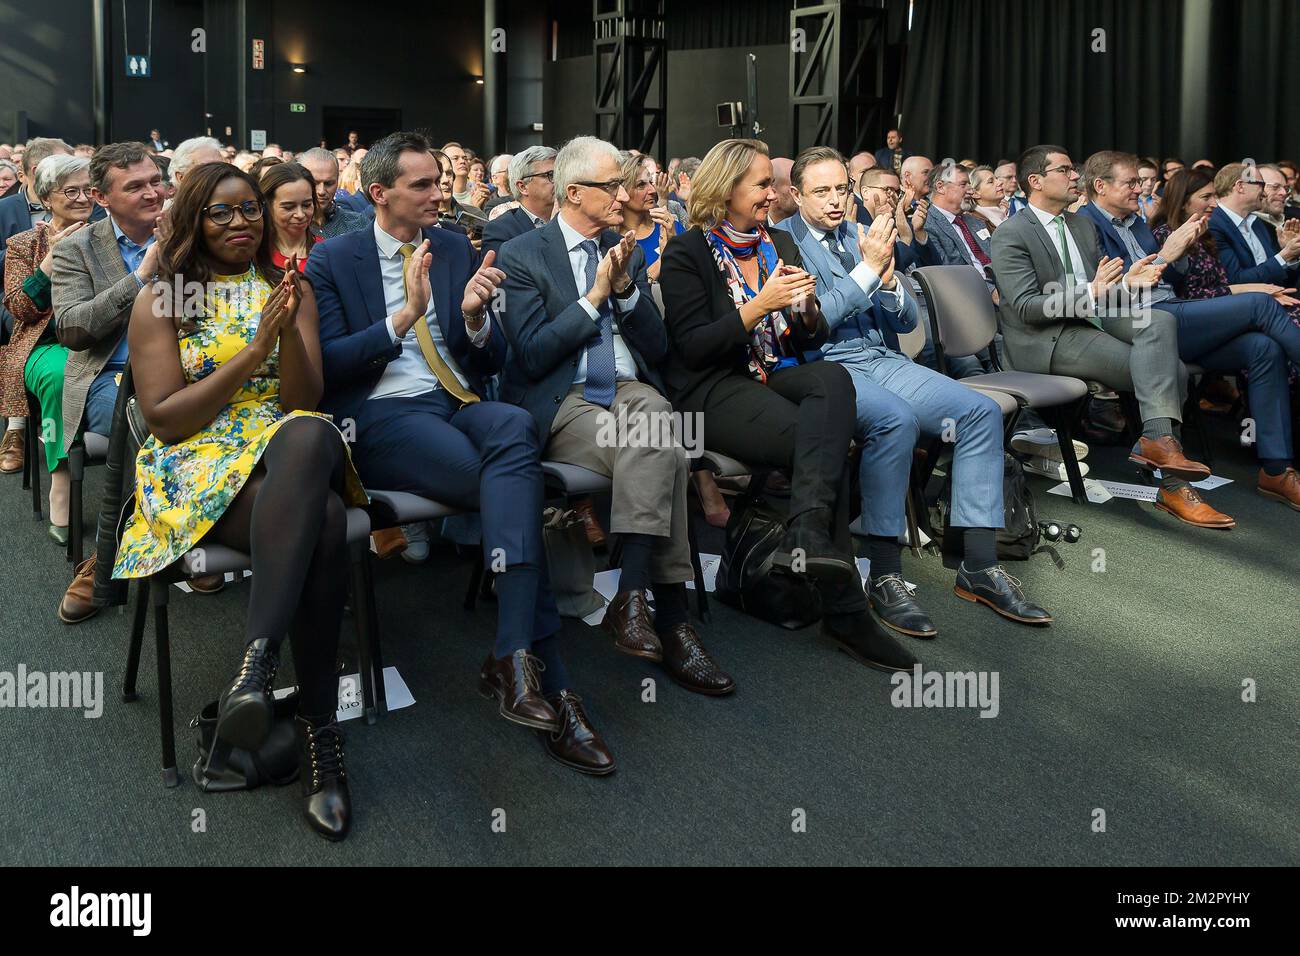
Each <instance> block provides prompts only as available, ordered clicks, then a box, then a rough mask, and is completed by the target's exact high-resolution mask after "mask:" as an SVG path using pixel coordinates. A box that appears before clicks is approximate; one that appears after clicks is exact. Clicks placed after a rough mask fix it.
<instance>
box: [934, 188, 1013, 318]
mask: <svg viewBox="0 0 1300 956" xmlns="http://www.w3.org/2000/svg"><path fill="white" fill-rule="evenodd" d="M929 186H930V214H929V215H928V216H927V217H926V219H925V229H926V232H928V233H929V235H930V237H931V240H932V241H933V242H934V245H935V248H936V249H937V250H938V252H939V255H940V256H941V257H942V258H943V264H944V265H947V266H961V265H969V266H971V267H973V268H974V269H975V271H976V272H978V273H979V274H980V277H981V278H982V279H983V280H984V281H985V283H987V285H988V288H989V291H990V292H992V291H993V290H994V285H993V277H992V275H991V274H990V272H989V264H990V262H992V257H991V255H990V243H991V242H992V239H993V236H992V232H991V230H990V229H989V224H988V222H987V221H986V220H984V219H983V218H981V217H979V216H974V215H971V214H970V213H966V212H962V208H961V206H962V201H963V200H964V199H965V198H966V192H967V190H968V189H969V188H970V176H969V174H967V172H966V170H965V169H963V168H962V167H960V166H949V165H947V164H941V165H938V166H935V167H934V168H933V169H931V170H930V178H929ZM994 301H995V302H996V301H997V300H996V298H995V299H994Z"/></svg>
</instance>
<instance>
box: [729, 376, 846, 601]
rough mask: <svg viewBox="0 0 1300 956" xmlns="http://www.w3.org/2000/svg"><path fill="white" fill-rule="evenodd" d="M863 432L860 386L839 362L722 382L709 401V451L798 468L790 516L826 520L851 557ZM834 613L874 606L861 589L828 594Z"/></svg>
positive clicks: (752, 462)
mask: <svg viewBox="0 0 1300 956" xmlns="http://www.w3.org/2000/svg"><path fill="white" fill-rule="evenodd" d="M856 428H857V405H856V396H855V393H854V389H853V380H852V379H851V378H850V377H849V373H848V372H847V371H845V369H844V367H843V366H841V365H839V364H838V363H836V362H824V361H816V362H808V363H806V364H804V365H796V366H793V367H791V368H786V369H782V370H781V371H779V372H775V373H773V374H772V375H770V376H769V377H768V380H767V384H766V385H764V384H763V383H761V382H758V381H755V380H754V379H752V378H749V377H748V376H744V375H732V376H730V377H728V378H724V379H723V380H722V381H720V382H718V383H717V384H716V385H714V386H713V388H712V389H711V390H710V391H709V395H708V398H706V399H705V401H704V444H705V446H706V447H708V448H712V449H715V450H716V451H720V452H722V453H723V454H724V455H729V456H731V457H732V458H739V459H740V460H741V461H743V462H746V463H747V464H750V465H768V466H771V467H773V468H788V469H790V472H791V474H790V517H791V518H792V519H793V518H797V517H799V516H800V515H804V514H807V513H808V512H814V511H816V512H819V513H820V514H821V515H824V516H826V517H825V520H826V521H827V522H828V527H827V529H826V530H827V532H828V533H829V534H830V536H831V538H832V539H834V541H835V544H836V546H837V547H838V548H840V550H842V551H843V552H844V553H845V554H848V555H852V554H853V543H852V540H851V539H850V537H849V506H850V503H851V497H850V481H851V477H852V476H851V472H850V470H849V468H850V462H849V444H850V442H852V440H853V433H854V431H855V429H856ZM822 599H823V604H824V606H825V609H826V611H827V612H828V613H847V612H851V611H857V610H861V609H862V608H864V607H866V596H865V595H864V594H863V592H862V588H861V587H859V586H858V585H857V584H850V585H848V586H846V587H844V588H841V589H838V590H836V591H835V592H833V593H832V592H826V591H823V593H822Z"/></svg>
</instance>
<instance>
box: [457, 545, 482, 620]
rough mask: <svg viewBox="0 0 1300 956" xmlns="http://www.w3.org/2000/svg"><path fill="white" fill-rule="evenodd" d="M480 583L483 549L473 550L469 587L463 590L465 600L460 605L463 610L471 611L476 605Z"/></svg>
mask: <svg viewBox="0 0 1300 956" xmlns="http://www.w3.org/2000/svg"><path fill="white" fill-rule="evenodd" d="M482 583H483V549H482V548H475V549H474V556H473V558H472V559H471V566H470V571H469V587H467V588H466V589H465V600H464V602H463V604H462V606H463V607H464V608H465V610H467V611H472V610H474V608H475V607H476V606H477V605H478V592H479V587H480V586H481V585H482Z"/></svg>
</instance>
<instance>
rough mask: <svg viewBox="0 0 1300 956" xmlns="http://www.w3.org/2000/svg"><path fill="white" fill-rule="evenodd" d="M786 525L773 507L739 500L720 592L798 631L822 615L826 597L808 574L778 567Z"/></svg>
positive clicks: (737, 604)
mask: <svg viewBox="0 0 1300 956" xmlns="http://www.w3.org/2000/svg"><path fill="white" fill-rule="evenodd" d="M785 530H786V525H785V519H784V518H783V517H782V516H781V515H779V514H777V513H776V512H775V511H773V510H771V509H770V508H765V507H763V506H762V505H760V504H757V503H755V502H753V501H752V500H748V499H741V501H740V502H737V504H736V505H735V506H734V507H733V508H732V512H731V520H730V521H728V522H727V539H726V545H725V546H724V547H723V549H722V558H721V561H720V562H719V564H718V576H717V582H716V584H715V589H716V590H715V593H716V595H717V598H718V600H720V601H722V603H724V604H726V605H728V606H730V607H734V608H736V609H738V610H741V611H744V612H745V613H746V614H750V615H752V616H754V617H757V618H759V619H761V620H764V621H770V622H771V623H773V624H777V625H780V626H781V627H784V628H786V629H787V630H791V631H797V630H799V629H800V628H802V627H807V626H808V625H809V624H815V623H816V622H817V621H819V620H821V616H822V602H821V595H820V594H819V593H818V592H817V588H816V587H815V586H813V584H812V582H811V581H809V580H808V579H807V578H806V577H802V576H796V575H791V574H788V573H786V572H784V571H781V570H780V569H779V568H775V567H774V566H773V564H772V555H773V553H775V551H776V549H777V546H778V545H779V544H780V543H781V539H782V538H784V537H785Z"/></svg>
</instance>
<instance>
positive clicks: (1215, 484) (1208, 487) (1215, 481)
mask: <svg viewBox="0 0 1300 956" xmlns="http://www.w3.org/2000/svg"><path fill="white" fill-rule="evenodd" d="M1153 474H1154V475H1155V476H1156V477H1157V478H1163V477H1164V475H1162V474H1160V469H1159V468H1157V469H1156V470H1155V471H1154V472H1153ZM1230 484H1232V479H1231V478H1220V477H1219V476H1218V475H1210V477H1209V478H1202V479H1201V480H1200V481H1193V482H1192V487H1193V488H1200V489H1201V490H1202V491H1213V490H1214V489H1215V488H1222V487H1223V486H1224V485H1230Z"/></svg>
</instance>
